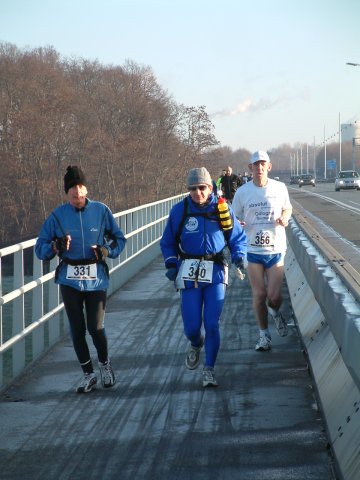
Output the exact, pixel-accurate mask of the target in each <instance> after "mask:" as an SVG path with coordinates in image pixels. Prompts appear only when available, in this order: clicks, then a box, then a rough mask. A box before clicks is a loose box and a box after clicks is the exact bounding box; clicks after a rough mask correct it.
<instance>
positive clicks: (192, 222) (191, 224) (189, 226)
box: [185, 217, 199, 232]
mask: <svg viewBox="0 0 360 480" xmlns="http://www.w3.org/2000/svg"><path fill="white" fill-rule="evenodd" d="M198 227H199V222H198V220H197V218H195V217H189V219H188V221H187V222H186V225H185V229H186V230H188V231H189V232H194V231H195V230H197V228H198Z"/></svg>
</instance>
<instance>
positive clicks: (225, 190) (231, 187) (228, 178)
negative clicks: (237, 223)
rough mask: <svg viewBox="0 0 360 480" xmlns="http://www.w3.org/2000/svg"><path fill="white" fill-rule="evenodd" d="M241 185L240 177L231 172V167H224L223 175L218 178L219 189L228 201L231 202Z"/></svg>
mask: <svg viewBox="0 0 360 480" xmlns="http://www.w3.org/2000/svg"><path fill="white" fill-rule="evenodd" d="M241 185H242V180H241V178H240V177H238V176H237V175H235V174H234V173H232V168H231V167H226V169H225V175H223V176H222V177H221V180H220V189H221V191H222V194H223V196H224V197H225V198H226V200H227V201H228V202H232V200H233V198H234V195H235V192H236V190H237V189H238V188H239V187H241Z"/></svg>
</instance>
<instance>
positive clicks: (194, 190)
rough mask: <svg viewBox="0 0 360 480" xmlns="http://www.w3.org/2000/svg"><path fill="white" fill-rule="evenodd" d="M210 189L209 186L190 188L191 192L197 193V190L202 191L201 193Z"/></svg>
mask: <svg viewBox="0 0 360 480" xmlns="http://www.w3.org/2000/svg"><path fill="white" fill-rule="evenodd" d="M207 188H208V186H207V185H197V186H196V187H189V190H190V192H196V190H200V192H203V191H204V190H206V189H207Z"/></svg>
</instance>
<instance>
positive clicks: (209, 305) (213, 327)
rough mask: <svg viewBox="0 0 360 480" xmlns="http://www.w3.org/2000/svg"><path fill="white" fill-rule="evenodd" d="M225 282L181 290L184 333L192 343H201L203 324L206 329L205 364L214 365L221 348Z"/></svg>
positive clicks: (195, 344) (194, 344)
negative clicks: (221, 318) (221, 316)
mask: <svg viewBox="0 0 360 480" xmlns="http://www.w3.org/2000/svg"><path fill="white" fill-rule="evenodd" d="M225 288H226V287H225V284H223V283H218V284H209V285H204V286H199V288H186V289H183V290H181V313H182V317H183V322H184V333H185V335H186V337H187V338H188V340H190V342H191V344H192V345H193V346H194V347H196V346H198V345H199V343H200V335H201V326H202V324H204V329H205V365H206V366H208V367H214V365H215V361H216V357H217V354H218V351H219V348H220V325H219V322H220V315H221V312H222V309H223V305H224V299H225Z"/></svg>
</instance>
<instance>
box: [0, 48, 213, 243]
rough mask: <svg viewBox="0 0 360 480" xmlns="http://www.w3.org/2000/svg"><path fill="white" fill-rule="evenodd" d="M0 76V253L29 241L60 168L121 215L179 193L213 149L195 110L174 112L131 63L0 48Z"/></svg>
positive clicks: (51, 198) (57, 188) (59, 188)
mask: <svg viewBox="0 0 360 480" xmlns="http://www.w3.org/2000/svg"><path fill="white" fill-rule="evenodd" d="M0 72H1V73H0V164H1V172H2V173H1V184H2V188H1V190H0V198H1V209H0V245H2V246H3V245H5V244H9V243H12V242H13V241H20V240H22V239H26V238H32V237H34V236H36V235H37V233H38V229H39V227H40V225H41V223H42V221H43V220H44V218H45V217H46V216H47V215H48V214H49V213H50V212H51V210H52V209H53V208H54V207H55V206H56V205H57V204H59V203H61V202H62V201H63V199H64V191H63V176H64V173H65V171H66V167H67V166H68V165H70V164H72V165H79V166H81V167H82V168H83V169H84V171H85V172H86V176H87V179H88V190H89V197H90V198H94V199H95V198H96V199H98V200H100V201H103V202H105V203H107V204H108V205H109V206H110V208H111V209H112V210H113V211H121V210H125V209H127V208H131V207H134V206H136V205H140V204H143V203H148V202H151V201H154V200H157V199H161V198H166V197H168V196H171V195H175V194H178V193H179V192H182V191H184V187H185V179H186V173H187V171H188V169H189V168H191V167H192V166H198V165H199V162H202V161H203V155H204V152H205V151H207V150H209V149H210V148H213V147H216V146H217V145H218V143H219V142H218V141H217V139H216V138H215V135H214V127H213V124H212V123H211V121H210V119H209V117H208V115H207V113H206V110H205V107H203V106H199V107H188V106H185V105H182V104H178V103H176V102H175V100H174V99H173V98H172V97H171V96H170V95H169V94H168V93H167V92H166V91H165V90H164V89H163V88H162V87H161V86H160V85H159V84H158V82H157V80H156V78H155V76H154V74H153V72H152V70H151V68H150V67H145V66H141V65H138V64H136V63H134V62H132V61H127V62H126V63H125V65H123V66H104V65H101V64H100V63H99V62H97V61H91V62H90V61H87V60H84V59H70V60H69V59H62V58H60V55H59V54H58V53H57V52H56V51H55V50H54V49H53V48H52V47H46V48H37V49H32V50H20V49H18V48H17V47H16V46H15V45H12V44H8V43H1V44H0ZM204 161H205V160H204ZM219 168H220V167H217V168H216V170H218V169H219Z"/></svg>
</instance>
